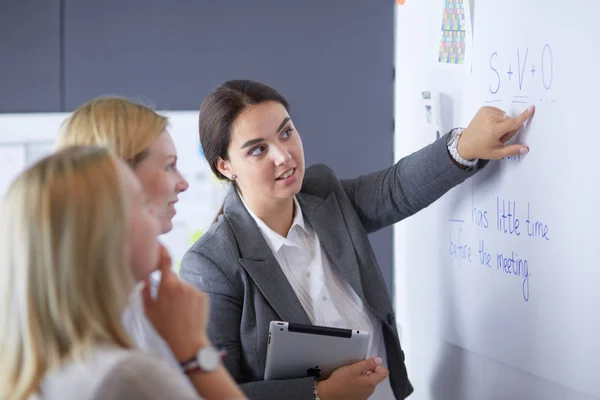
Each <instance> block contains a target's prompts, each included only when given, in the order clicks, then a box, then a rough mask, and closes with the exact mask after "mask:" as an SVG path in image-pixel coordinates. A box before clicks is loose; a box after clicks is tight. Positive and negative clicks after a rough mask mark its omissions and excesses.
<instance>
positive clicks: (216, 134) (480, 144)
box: [181, 81, 533, 400]
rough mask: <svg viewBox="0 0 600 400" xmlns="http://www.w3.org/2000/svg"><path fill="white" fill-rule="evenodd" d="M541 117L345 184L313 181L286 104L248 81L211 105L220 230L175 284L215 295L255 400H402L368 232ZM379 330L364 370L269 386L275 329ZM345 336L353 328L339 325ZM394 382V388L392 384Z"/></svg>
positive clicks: (389, 317) (401, 371)
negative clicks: (223, 193) (224, 189)
mask: <svg viewBox="0 0 600 400" xmlns="http://www.w3.org/2000/svg"><path fill="white" fill-rule="evenodd" d="M532 114H533V108H530V109H528V110H527V111H526V112H525V113H523V114H521V115H519V116H517V117H515V118H509V117H508V116H507V115H506V114H505V113H504V112H503V111H502V110H499V109H497V108H493V107H483V108H482V109H480V110H479V112H478V113H477V114H476V116H475V117H474V119H473V121H472V122H471V124H470V125H469V127H468V128H467V129H465V130H464V131H463V130H459V129H455V130H453V131H452V132H451V133H450V134H448V135H445V136H444V137H442V138H441V139H439V140H437V141H436V142H434V143H433V144H431V145H429V146H427V147H425V148H423V149H422V150H420V151H418V152H416V153H414V154H412V155H410V156H408V157H405V158H403V159H402V160H400V161H399V162H398V163H396V164H395V165H393V166H392V167H390V168H388V169H385V170H382V171H379V172H375V173H372V174H368V175H364V176H361V177H358V178H356V179H350V180H340V179H338V178H337V177H336V176H335V174H334V173H333V171H331V170H330V169H329V168H328V167H326V166H325V165H315V166H312V167H309V168H307V169H306V170H305V168H304V154H303V149H302V141H301V139H300V136H299V135H298V132H297V131H296V128H295V126H294V125H293V122H292V120H291V119H290V116H289V105H288V102H287V101H286V100H285V99H284V98H283V97H282V96H281V95H280V94H279V93H278V92H276V91H275V90H274V89H272V88H270V87H268V86H266V85H263V84H260V83H257V82H252V81H228V82H225V83H224V84H222V85H221V86H219V87H218V88H217V89H216V90H214V91H213V92H212V93H211V94H209V96H208V97H207V98H206V99H205V100H204V102H203V103H202V106H201V109H200V125H199V130H200V140H201V144H202V148H203V150H204V153H205V156H206V159H207V161H208V162H209V164H210V167H211V168H212V170H213V172H214V173H215V175H216V176H217V177H218V178H220V179H224V180H229V181H231V183H232V185H231V186H232V187H231V191H230V192H229V194H228V195H227V197H226V199H225V202H224V204H223V208H222V210H221V212H220V213H219V216H218V217H217V220H216V221H215V222H214V224H213V225H212V226H211V227H210V229H209V230H208V232H207V233H206V234H204V235H203V236H202V237H201V238H200V239H199V240H198V241H197V242H196V243H195V244H194V245H193V246H192V247H191V249H190V250H189V251H188V252H187V253H186V255H185V256H184V258H183V260H182V263H181V277H182V279H184V280H186V281H187V282H189V283H191V284H193V285H194V286H196V287H197V288H199V289H201V290H203V291H205V292H206V293H208V294H209V296H210V300H211V312H210V316H211V319H210V324H209V336H210V339H211V340H212V341H213V343H214V344H215V345H217V346H221V347H222V348H224V349H226V350H227V352H228V357H227V359H226V361H225V363H226V366H227V368H228V369H229V371H230V372H231V374H232V375H233V376H234V377H235V379H236V380H237V382H238V383H239V384H240V385H241V387H242V389H243V390H244V391H245V392H246V394H247V396H248V397H249V398H250V399H261V400H264V399H290V400H293V399H298V400H311V399H314V398H320V399H321V400H331V399H344V400H349V399H357V400H359V399H367V398H371V399H377V400H381V399H391V398H396V399H404V398H406V397H407V396H408V395H409V394H410V393H411V392H412V386H411V385H410V382H409V380H408V377H407V372H406V368H405V365H404V353H403V352H402V348H401V346H400V342H399V340H398V332H397V330H396V323H395V319H394V312H393V309H392V302H391V299H390V297H389V296H388V293H387V290H386V289H385V287H386V286H385V283H384V280H383V278H382V276H381V273H380V270H379V267H378V266H377V261H376V260H375V256H374V254H373V250H372V248H371V245H370V243H369V239H368V237H367V235H368V234H369V233H372V232H375V231H377V230H378V229H381V228H383V227H386V226H389V225H391V224H393V223H396V222H398V221H400V220H402V219H403V218H406V217H408V216H410V215H412V214H414V213H416V212H417V211H419V210H421V209H423V208H424V207H427V206H428V205H429V204H431V203H432V202H434V201H435V200H436V199H438V198H439V197H440V196H442V195H443V194H444V193H446V192H447V191H448V190H449V189H451V188H452V187H454V186H456V185H457V184H459V183H461V182H463V181H464V180H465V179H466V178H468V177H470V176H472V175H473V174H475V173H476V172H477V171H478V170H480V169H481V168H482V167H483V166H484V165H485V163H486V161H484V160H489V159H499V158H502V157H506V156H509V155H513V154H516V153H519V152H520V153H524V152H527V151H528V149H527V148H526V147H525V146H523V145H519V144H514V145H510V146H505V143H506V141H508V140H509V139H510V138H511V137H512V136H513V135H514V134H515V133H516V131H517V130H518V129H519V128H520V126H521V125H522V124H523V123H524V122H525V120H527V119H528V118H529V117H530V116H531V115H532ZM272 320H282V321H288V322H295V323H303V324H318V325H330V326H338V327H342V328H354V329H357V328H359V326H360V328H361V329H365V328H366V329H372V331H371V332H372V333H373V335H372V336H373V339H372V343H371V346H370V357H372V358H370V359H368V360H366V361H363V362H361V363H357V364H354V365H350V366H347V367H342V368H340V369H338V370H337V371H335V372H334V373H333V374H332V375H331V376H330V377H329V378H328V379H326V380H322V381H320V382H315V381H314V380H313V378H312V377H306V378H299V379H290V380H281V381H265V380H263V377H264V368H265V361H266V349H267V338H268V331H269V323H270V322H271V321H272ZM344 325H350V326H344ZM388 372H389V379H388Z"/></svg>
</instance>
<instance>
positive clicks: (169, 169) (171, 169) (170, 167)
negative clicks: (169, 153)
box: [165, 163, 177, 172]
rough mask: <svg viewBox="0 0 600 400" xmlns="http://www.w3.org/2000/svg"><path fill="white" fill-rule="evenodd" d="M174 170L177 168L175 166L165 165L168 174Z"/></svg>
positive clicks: (173, 164) (172, 164)
mask: <svg viewBox="0 0 600 400" xmlns="http://www.w3.org/2000/svg"><path fill="white" fill-rule="evenodd" d="M175 168H177V164H176V163H171V164H169V165H167V167H166V168H165V169H166V170H167V171H169V172H170V171H173V170H175Z"/></svg>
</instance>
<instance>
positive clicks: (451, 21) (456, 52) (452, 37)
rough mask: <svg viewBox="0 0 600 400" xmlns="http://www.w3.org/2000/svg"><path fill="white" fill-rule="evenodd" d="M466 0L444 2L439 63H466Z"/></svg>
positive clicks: (445, 0) (447, 0)
mask: <svg viewBox="0 0 600 400" xmlns="http://www.w3.org/2000/svg"><path fill="white" fill-rule="evenodd" d="M464 1H466V0H444V17H443V20H442V29H441V37H440V52H439V58H438V61H439V62H441V63H446V64H464V63H465V39H466V23H467V22H466V19H465V5H464Z"/></svg>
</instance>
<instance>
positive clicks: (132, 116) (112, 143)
mask: <svg viewBox="0 0 600 400" xmlns="http://www.w3.org/2000/svg"><path fill="white" fill-rule="evenodd" d="M167 129H168V120H167V118H165V117H164V116H162V115H159V114H157V113H156V112H154V111H153V110H152V109H150V108H149V107H146V106H143V105H140V104H136V103H133V102H131V101H129V100H127V99H125V98H122V97H99V98H96V99H93V100H91V101H89V102H87V103H85V104H83V105H81V106H80V107H78V108H77V109H76V110H75V111H73V113H72V114H71V115H70V116H69V118H67V119H66V120H65V121H64V122H63V124H62V127H61V130H60V133H59V137H58V140H57V148H63V147H65V146H70V145H98V146H104V147H107V148H109V149H111V150H112V151H113V152H114V153H115V154H117V155H118V156H119V157H120V158H121V159H122V160H123V161H125V162H126V163H127V164H128V165H129V166H131V167H132V169H133V171H134V173H135V175H136V176H137V177H138V179H139V180H140V182H141V184H142V188H143V190H144V192H145V194H146V198H147V199H148V202H149V203H150V205H151V207H152V208H153V210H154V211H155V214H156V215H157V217H158V220H159V225H160V226H159V228H160V233H161V234H162V233H167V232H169V231H170V230H171V229H172V224H171V219H172V218H173V216H174V215H175V203H176V202H177V200H178V196H179V194H180V193H181V192H183V191H185V190H186V189H187V188H188V183H187V181H186V180H185V179H184V178H183V177H182V176H181V174H180V173H179V171H178V170H177V152H176V151H175V145H174V143H173V139H172V138H171V135H170V134H169V132H168V130H167ZM146 277H147V275H144V276H135V279H136V280H137V281H142V280H143V279H145V278H146ZM123 323H124V324H125V327H126V329H127V331H128V332H129V334H130V335H131V337H132V339H133V341H134V342H135V344H136V346H137V347H138V348H140V349H143V350H145V351H147V352H149V353H152V354H155V355H157V356H158V357H160V358H161V359H163V360H165V362H168V363H169V364H170V365H171V366H172V367H174V368H178V367H179V363H178V362H177V360H176V359H175V357H174V356H173V354H172V352H171V350H170V348H169V346H168V345H167V344H166V343H165V342H164V340H163V339H162V338H161V337H160V336H159V335H158V334H157V332H156V331H155V329H154V327H153V326H152V325H151V324H150V322H149V321H148V320H147V318H146V317H145V315H144V312H143V307H142V301H141V296H140V293H139V291H136V292H134V293H133V295H132V296H131V299H130V304H129V306H128V307H127V309H126V310H125V312H124V314H123Z"/></svg>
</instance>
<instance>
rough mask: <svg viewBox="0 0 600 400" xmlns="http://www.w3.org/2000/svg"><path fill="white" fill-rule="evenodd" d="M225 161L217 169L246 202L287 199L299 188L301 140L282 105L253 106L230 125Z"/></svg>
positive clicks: (269, 102)
mask: <svg viewBox="0 0 600 400" xmlns="http://www.w3.org/2000/svg"><path fill="white" fill-rule="evenodd" d="M227 150H228V151H227V152H228V160H222V159H219V161H218V162H217V167H218V168H219V170H220V171H221V173H222V174H223V175H225V176H227V177H229V178H231V177H232V176H233V175H236V179H235V181H236V182H237V185H238V187H239V189H240V191H241V193H242V195H243V196H244V199H245V200H246V201H248V200H250V201H259V202H262V203H273V202H278V201H281V200H284V199H290V198H292V197H293V196H294V195H296V194H297V193H298V192H300V188H301V187H302V180H303V178H304V150H303V148H302V140H301V139H300V136H299V134H298V131H297V130H296V129H295V127H294V124H293V123H292V120H291V119H290V116H289V114H288V112H287V110H286V109H285V107H284V106H283V105H281V104H280V103H278V102H275V101H266V102H263V103H259V104H255V105H252V106H250V107H248V108H247V109H246V110H244V111H243V112H242V113H241V114H240V115H239V116H238V117H237V118H236V120H235V121H234V122H233V125H232V129H231V140H230V144H229V148H228V149H227Z"/></svg>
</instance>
